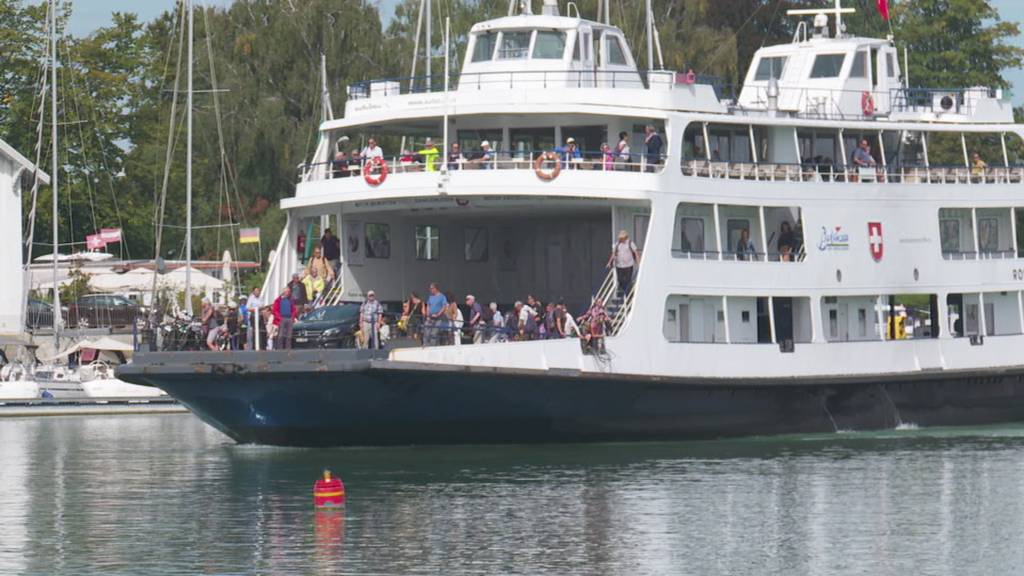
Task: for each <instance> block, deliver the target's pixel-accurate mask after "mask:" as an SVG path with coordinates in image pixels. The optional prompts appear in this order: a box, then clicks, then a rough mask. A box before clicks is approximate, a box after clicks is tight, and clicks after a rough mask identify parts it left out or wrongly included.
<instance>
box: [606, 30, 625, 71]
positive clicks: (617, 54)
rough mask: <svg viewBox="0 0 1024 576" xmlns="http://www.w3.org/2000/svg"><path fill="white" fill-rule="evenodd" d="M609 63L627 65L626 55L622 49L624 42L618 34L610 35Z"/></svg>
mask: <svg viewBox="0 0 1024 576" xmlns="http://www.w3.org/2000/svg"><path fill="white" fill-rule="evenodd" d="M608 63H609V64H618V65H620V66H625V65H626V55H625V54H624V53H623V51H622V44H621V43H620V42H619V38H618V37H617V36H608Z"/></svg>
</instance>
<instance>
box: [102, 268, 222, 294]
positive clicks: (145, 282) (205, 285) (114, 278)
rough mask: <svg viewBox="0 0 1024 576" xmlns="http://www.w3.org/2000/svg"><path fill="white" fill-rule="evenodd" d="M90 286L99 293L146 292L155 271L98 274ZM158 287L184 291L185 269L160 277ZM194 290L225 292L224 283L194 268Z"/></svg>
mask: <svg viewBox="0 0 1024 576" xmlns="http://www.w3.org/2000/svg"><path fill="white" fill-rule="evenodd" d="M89 285H90V286H91V287H92V288H93V289H94V290H96V291H97V292H145V291H147V290H150V289H151V288H152V287H153V271H152V270H148V269H146V268H135V269H134V270H130V271H128V272H125V273H123V274H118V273H114V272H110V273H106V274H98V275H95V276H93V277H92V278H90V279H89ZM157 287H158V288H169V289H171V290H184V289H185V269H184V268H178V269H176V270H173V271H171V272H168V273H167V274H161V275H158V276H157ZM192 288H193V289H195V290H197V291H199V292H213V291H218V290H223V289H224V282H222V281H221V280H218V279H216V278H214V277H213V276H210V275H209V274H206V273H204V272H201V271H199V270H196V269H195V268H193V269H192Z"/></svg>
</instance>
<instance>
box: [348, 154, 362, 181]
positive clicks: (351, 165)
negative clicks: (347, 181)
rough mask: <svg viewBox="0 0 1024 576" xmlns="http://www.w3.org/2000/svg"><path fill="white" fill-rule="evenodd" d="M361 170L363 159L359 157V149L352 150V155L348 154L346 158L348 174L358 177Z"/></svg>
mask: <svg viewBox="0 0 1024 576" xmlns="http://www.w3.org/2000/svg"><path fill="white" fill-rule="evenodd" d="M362 168H363V159H362V157H361V156H360V155H359V149H358V148H353V149H352V154H350V155H349V157H348V172H349V174H354V175H358V174H359V173H360V172H362Z"/></svg>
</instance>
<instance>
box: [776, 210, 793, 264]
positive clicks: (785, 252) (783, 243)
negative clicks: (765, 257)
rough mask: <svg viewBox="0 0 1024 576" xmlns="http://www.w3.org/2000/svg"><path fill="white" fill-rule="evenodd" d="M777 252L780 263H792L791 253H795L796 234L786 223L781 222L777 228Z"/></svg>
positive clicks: (784, 221)
mask: <svg viewBox="0 0 1024 576" xmlns="http://www.w3.org/2000/svg"><path fill="white" fill-rule="evenodd" d="M776 247H777V248H778V250H779V261H780V262H792V261H793V253H794V252H796V234H794V233H793V227H792V226H791V225H790V224H789V222H788V221H786V220H783V221H782V224H781V225H780V226H779V240H778V242H777V243H776Z"/></svg>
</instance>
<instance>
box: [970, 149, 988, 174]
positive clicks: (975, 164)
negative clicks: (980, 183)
mask: <svg viewBox="0 0 1024 576" xmlns="http://www.w3.org/2000/svg"><path fill="white" fill-rule="evenodd" d="M986 168H988V163H986V162H985V161H984V160H982V159H981V154H978V152H977V151H975V152H974V154H971V176H974V177H976V178H977V177H981V176H984V175H985V169H986Z"/></svg>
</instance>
